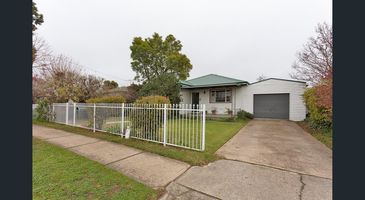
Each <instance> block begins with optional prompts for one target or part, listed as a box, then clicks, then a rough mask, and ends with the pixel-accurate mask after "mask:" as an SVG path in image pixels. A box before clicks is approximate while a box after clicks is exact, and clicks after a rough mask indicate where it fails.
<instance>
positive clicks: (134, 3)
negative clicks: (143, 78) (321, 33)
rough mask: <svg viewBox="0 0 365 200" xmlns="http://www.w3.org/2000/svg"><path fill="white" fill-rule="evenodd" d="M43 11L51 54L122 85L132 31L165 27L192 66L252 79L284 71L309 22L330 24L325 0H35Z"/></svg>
mask: <svg viewBox="0 0 365 200" xmlns="http://www.w3.org/2000/svg"><path fill="white" fill-rule="evenodd" d="M35 3H37V6H38V10H39V11H40V12H41V13H42V14H43V15H44V21H45V22H44V23H43V24H42V25H41V26H40V27H39V29H38V30H37V32H38V33H39V35H41V36H42V37H43V38H44V39H45V40H46V41H47V42H48V44H49V45H50V46H51V48H52V49H53V51H54V52H55V53H62V54H65V55H67V56H69V57H71V58H73V59H74V60H75V61H77V62H78V63H79V64H81V65H83V66H85V70H86V71H88V72H89V73H92V74H96V75H99V76H101V77H103V78H106V79H111V80H115V81H117V82H118V83H119V84H121V85H127V84H128V83H129V82H130V81H128V80H131V79H133V77H134V75H135V73H134V72H133V71H132V70H131V66H130V62H131V59H130V49H129V47H130V45H131V43H132V40H133V38H134V37H137V36H141V37H150V36H152V34H153V33H154V32H157V33H159V34H160V35H162V36H163V37H165V36H166V35H168V34H173V35H174V36H175V37H176V38H177V39H178V40H180V41H181V42H182V44H183V49H182V52H183V53H184V54H186V55H187V56H188V57H189V58H190V61H191V63H192V65H193V69H192V70H191V72H190V78H195V77H198V76H202V75H206V74H209V73H214V74H219V75H224V76H229V77H233V78H238V79H242V80H246V81H249V82H254V81H256V79H257V77H258V76H260V75H265V76H266V77H277V78H290V77H289V73H290V72H291V71H292V70H291V65H292V63H293V62H294V61H295V58H296V57H295V55H296V52H298V51H299V50H300V49H301V48H302V45H303V44H304V43H305V42H306V41H307V40H308V38H309V37H310V36H313V35H314V28H315V26H316V24H317V23H320V22H327V23H332V1H331V0H275V1H273V0H240V1H238V0H237V1H233V0H224V1H223V0H220V1H214V0H179V1H177V0H87V1H85V0H58V1H55V0H35Z"/></svg>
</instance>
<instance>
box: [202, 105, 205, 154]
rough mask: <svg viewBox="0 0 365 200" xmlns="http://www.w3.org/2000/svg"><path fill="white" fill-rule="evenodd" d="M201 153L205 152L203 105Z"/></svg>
mask: <svg viewBox="0 0 365 200" xmlns="http://www.w3.org/2000/svg"><path fill="white" fill-rule="evenodd" d="M202 129H203V130H202V151H204V150H205V104H203V121H202Z"/></svg>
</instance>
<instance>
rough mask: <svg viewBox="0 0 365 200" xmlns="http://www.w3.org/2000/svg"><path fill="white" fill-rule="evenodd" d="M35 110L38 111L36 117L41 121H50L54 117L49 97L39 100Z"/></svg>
mask: <svg viewBox="0 0 365 200" xmlns="http://www.w3.org/2000/svg"><path fill="white" fill-rule="evenodd" d="M37 104H38V105H37V107H36V108H35V112H36V113H37V116H36V119H37V120H39V121H50V120H51V119H52V118H53V113H52V110H51V105H50V102H49V101H48V100H47V99H41V100H38V102H37Z"/></svg>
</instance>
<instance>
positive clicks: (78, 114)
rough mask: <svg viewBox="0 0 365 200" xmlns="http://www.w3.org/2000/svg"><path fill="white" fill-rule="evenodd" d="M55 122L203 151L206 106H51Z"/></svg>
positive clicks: (59, 104)
mask: <svg viewBox="0 0 365 200" xmlns="http://www.w3.org/2000/svg"><path fill="white" fill-rule="evenodd" d="M52 111H53V113H54V118H53V119H54V122H57V123H62V124H66V125H72V126H78V127H83V128H88V129H92V130H93V131H94V132H95V131H96V130H97V131H103V132H108V133H112V134H117V135H121V136H125V134H126V133H127V132H129V134H130V137H131V138H135V139H141V140H147V141H152V142H157V143H161V144H163V145H171V146H176V147H183V148H187V149H192V150H198V151H204V149H205V105H192V104H100V103H98V104H88V103H54V104H53V105H52Z"/></svg>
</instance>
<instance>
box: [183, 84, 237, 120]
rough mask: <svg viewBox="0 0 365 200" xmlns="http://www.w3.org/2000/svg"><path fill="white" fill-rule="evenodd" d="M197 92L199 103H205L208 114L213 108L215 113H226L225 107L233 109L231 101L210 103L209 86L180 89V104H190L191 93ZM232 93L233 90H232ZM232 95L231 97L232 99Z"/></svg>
mask: <svg viewBox="0 0 365 200" xmlns="http://www.w3.org/2000/svg"><path fill="white" fill-rule="evenodd" d="M193 92H199V104H205V109H206V111H208V114H212V110H213V109H215V110H216V111H217V112H216V114H227V109H232V110H233V106H232V105H233V104H232V103H210V102H209V88H206V89H189V90H188V89H181V92H180V95H181V100H182V101H181V102H180V103H181V104H191V93H193ZM232 95H234V91H232ZM233 98H234V97H232V99H233Z"/></svg>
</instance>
